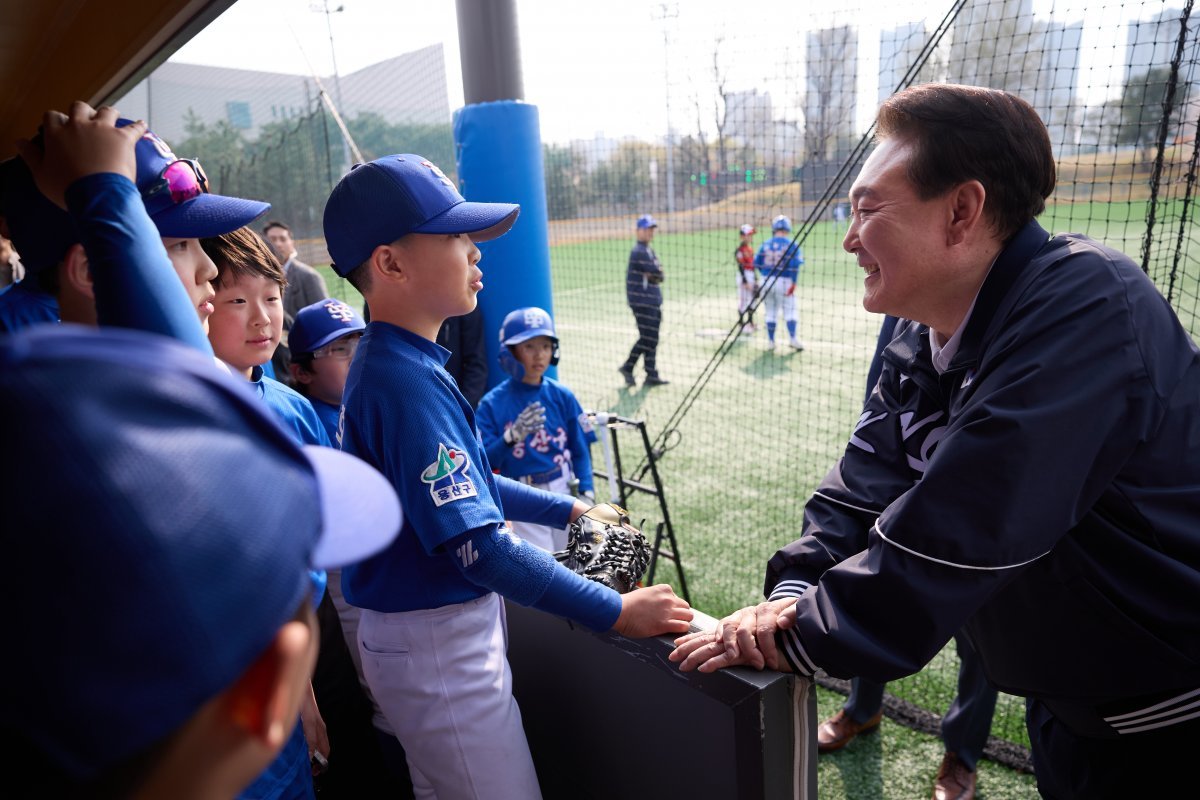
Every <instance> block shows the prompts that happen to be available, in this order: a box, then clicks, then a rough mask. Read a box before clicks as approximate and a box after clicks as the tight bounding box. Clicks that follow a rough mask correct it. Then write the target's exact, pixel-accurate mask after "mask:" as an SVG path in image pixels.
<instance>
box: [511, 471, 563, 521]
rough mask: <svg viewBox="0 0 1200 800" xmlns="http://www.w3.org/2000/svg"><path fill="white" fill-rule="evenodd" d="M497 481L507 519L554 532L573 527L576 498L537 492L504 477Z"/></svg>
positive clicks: (540, 490) (541, 490) (554, 493)
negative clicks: (554, 529) (557, 529)
mask: <svg viewBox="0 0 1200 800" xmlns="http://www.w3.org/2000/svg"><path fill="white" fill-rule="evenodd" d="M495 477H496V488H497V489H498V490H499V491H500V503H501V505H502V506H503V507H504V515H505V516H506V517H507V518H508V519H515V520H517V521H518V522H532V523H534V524H536V525H549V526H550V527H552V528H565V527H566V526H567V525H568V524H569V523H570V520H571V509H573V508H574V507H575V498H573V497H571V496H570V495H566V494H558V493H556V492H547V491H545V490H544V489H535V488H534V487H532V486H527V485H526V484H524V483H521V482H520V481H514V480H513V479H512V478H506V477H504V476H503V475H497V476H495Z"/></svg>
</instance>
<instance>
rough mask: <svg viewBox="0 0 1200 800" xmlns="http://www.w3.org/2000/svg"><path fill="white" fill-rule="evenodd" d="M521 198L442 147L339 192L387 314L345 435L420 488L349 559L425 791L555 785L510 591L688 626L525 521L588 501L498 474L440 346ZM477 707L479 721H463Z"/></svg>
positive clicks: (660, 629)
mask: <svg viewBox="0 0 1200 800" xmlns="http://www.w3.org/2000/svg"><path fill="white" fill-rule="evenodd" d="M517 213H518V207H517V206H516V205H513V204H510V203H478V202H468V201H466V200H465V199H463V197H462V195H460V194H459V193H458V191H457V190H456V189H455V187H454V185H453V184H452V183H451V182H450V180H449V179H448V178H447V177H446V176H445V174H443V172H442V171H441V170H440V169H438V168H437V166H435V165H434V164H433V163H432V162H430V161H429V160H428V159H425V158H422V157H421V156H419V155H412V154H399V155H390V156H386V157H384V158H380V159H377V160H375V161H372V162H370V163H368V164H358V165H356V166H355V167H354V168H352V169H351V170H350V172H349V173H348V174H346V175H345V176H343V177H342V179H341V180H340V181H339V182H338V184H337V186H335V187H334V189H333V192H332V193H331V194H330V197H329V201H328V203H327V204H326V206H325V241H326V244H327V245H328V247H329V253H330V255H331V256H332V257H333V268H334V271H336V272H337V273H338V274H339V275H341V276H342V277H344V278H346V279H347V280H349V281H350V283H351V284H353V285H354V287H355V288H356V289H358V290H359V291H360V292H361V293H362V294H363V296H364V298H365V299H366V302H367V305H368V307H369V308H370V309H371V321H370V322H369V323H368V324H367V328H366V333H365V334H364V335H363V338H362V341H361V342H360V343H359V345H358V352H357V353H356V354H355V357H354V360H353V362H352V363H351V365H350V373H349V376H348V377H347V380H346V389H345V393H344V395H343V398H342V405H343V412H342V425H341V431H340V442H341V447H342V449H343V450H345V451H346V452H349V453H353V454H354V455H357V456H359V457H360V458H362V459H363V460H364V461H366V462H367V463H369V464H372V465H374V466H376V467H377V468H378V469H379V470H380V471H381V472H382V473H383V474H384V475H386V476H387V477H388V479H389V480H391V482H392V485H393V487H394V488H395V489H396V490H397V493H398V494H400V495H401V499H402V502H404V503H405V526H404V531H403V532H402V535H401V536H400V537H398V538H397V540H396V542H395V543H394V545H393V546H391V547H389V548H388V549H386V550H385V551H383V552H382V553H380V554H379V555H377V556H374V557H372V558H369V559H367V560H365V561H363V562H360V563H358V564H355V565H351V566H349V567H347V568H346V569H344V570H343V572H342V589H343V591H344V593H345V596H346V599H347V600H348V601H349V602H350V603H351V604H353V605H355V606H358V607H360V608H361V609H362V617H361V621H360V627H359V634H358V644H359V650H360V654H361V656H362V666H363V673H364V676H365V677H366V680H367V683H368V684H369V686H370V688H371V691H372V694H373V695H374V697H375V700H376V702H378V704H379V706H380V708H381V709H382V710H383V713H384V715H385V716H386V717H387V721H388V722H389V723H390V724H391V726H392V728H393V729H394V730H395V731H396V735H397V737H398V738H399V740H400V743H401V744H402V745H403V746H404V750H405V752H406V754H407V756H408V763H409V766H410V768H411V772H412V778H413V784H414V788H415V790H416V793H417V796H418V797H425V796H438V797H476V796H479V793H480V789H481V787H480V783H479V782H480V781H487V791H488V796H490V797H495V798H500V797H504V798H513V799H514V800H518V799H519V800H528V799H529V798H536V797H539V796H540V790H539V787H538V782H537V774H536V773H535V771H534V768H533V761H532V759H531V758H530V755H529V746H528V744H527V742H526V739H525V732H524V730H523V728H522V727H521V714H520V711H519V709H518V708H517V705H516V701H515V700H514V699H513V697H512V674H511V672H510V670H509V666H508V661H507V658H506V657H505V643H506V641H507V632H506V631H505V628H504V617H503V606H502V605H501V602H500V595H503V596H505V597H507V598H509V599H511V600H513V601H515V602H518V603H521V604H523V605H529V606H533V607H535V608H538V609H541V610H543V611H547V612H549V613H553V614H557V615H559V616H564V617H568V618H570V619H573V620H576V621H578V622H580V623H582V624H584V625H586V626H587V627H589V628H591V629H593V630H608V629H610V628H613V629H615V630H617V631H618V632H620V633H623V634H625V635H627V636H650V635H655V634H660V633H665V632H667V631H675V630H679V631H684V630H687V628H688V620H690V619H691V616H692V614H691V610H690V609H689V608H688V606H687V604H686V603H685V602H684V601H682V600H680V599H679V598H677V597H676V596H675V594H674V592H672V591H671V588H670V587H669V586H667V585H665V584H663V585H659V586H653V587H649V588H644V589H638V590H635V591H633V592H630V593H629V594H625V595H620V594H617V593H616V592H614V591H612V590H611V589H608V588H607V587H604V586H601V585H600V584H597V583H595V582H593V581H589V580H587V579H585V578H582V577H581V576H579V575H576V574H575V573H573V572H571V571H570V570H568V569H566V568H565V567H563V566H562V565H561V564H559V563H557V562H556V561H555V560H554V558H553V557H552V556H551V555H550V554H549V553H547V552H545V551H543V550H540V549H539V548H537V547H535V546H533V545H531V544H529V543H528V542H525V541H524V540H522V539H520V538H519V537H516V536H514V535H513V534H512V532H511V531H510V530H509V528H508V525H507V523H506V522H505V520H506V519H508V518H511V519H516V520H520V521H524V522H534V523H538V524H543V525H551V526H554V527H563V526H565V525H567V524H568V523H569V522H570V521H572V520H574V519H576V518H577V517H578V516H580V515H581V514H583V513H585V512H586V511H587V508H588V506H587V505H586V504H584V503H582V502H580V501H578V500H574V499H572V498H571V497H566V496H563V495H556V494H551V493H549V492H543V491H541V490H538V489H534V488H532V487H529V486H525V485H524V484H522V483H519V482H517V481H513V480H511V479H508V478H504V477H503V476H495V475H493V474H492V469H491V465H490V463H489V461H488V457H487V454H486V453H485V452H484V449H483V446H482V444H481V443H480V441H479V433H478V430H477V429H476V427H475V416H474V413H473V412H472V410H471V406H470V404H469V403H468V402H467V400H466V398H464V397H463V395H462V393H461V392H460V391H459V390H458V387H457V385H456V384H455V383H454V379H453V378H451V377H450V375H449V373H447V372H446V370H445V369H444V364H445V362H446V359H447V357H448V355H449V353H448V352H447V351H446V350H445V349H443V348H442V347H440V346H439V345H437V344H436V341H435V340H436V337H437V334H438V330H439V329H440V327H441V325H442V323H443V322H444V321H445V319H446V318H447V317H451V316H456V315H462V314H466V313H468V312H470V311H471V310H472V309H474V308H475V305H476V294H477V293H478V292H479V291H480V290H481V289H482V288H483V272H482V271H481V270H480V269H479V266H478V264H479V261H480V258H481V253H480V251H479V248H478V246H477V245H476V243H477V242H485V241H488V240H489V239H494V238H496V237H498V236H501V235H503V234H504V233H505V232H506V231H508V229H509V228H510V227H512V225H513V222H514V221H515V220H516V218H517ZM460 721H464V722H465V724H464V722H460Z"/></svg>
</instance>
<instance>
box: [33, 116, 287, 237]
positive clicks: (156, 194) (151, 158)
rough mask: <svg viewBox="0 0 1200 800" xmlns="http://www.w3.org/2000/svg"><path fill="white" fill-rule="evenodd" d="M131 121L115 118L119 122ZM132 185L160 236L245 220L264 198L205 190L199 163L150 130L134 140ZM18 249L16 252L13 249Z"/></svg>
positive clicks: (212, 231)
mask: <svg viewBox="0 0 1200 800" xmlns="http://www.w3.org/2000/svg"><path fill="white" fill-rule="evenodd" d="M131 123H132V120H128V119H122V120H118V121H117V127H119V128H120V127H124V126H125V125H129V124H131ZM135 150H136V153H137V188H138V191H139V192H141V194H142V202H143V203H145V205H146V211H147V213H149V214H150V219H151V220H153V221H154V225H155V227H157V228H158V233H159V235H160V236H166V237H170V238H174V239H204V238H207V237H210V236H220V235H221V234H224V233H230V232H231V231H235V230H237V229H238V228H241V227H244V226H246V225H249V224H250V223H251V222H253V221H254V220H256V219H258V218H259V217H261V216H262V215H263V214H265V213H266V212H267V211H268V210H269V209H270V208H271V204H270V203H264V202H261V201H259V200H244V199H242V198H240V197H225V196H224V195H219V194H211V193H210V192H209V186H208V176H207V175H205V174H204V170H203V169H202V168H201V167H200V163H199V162H198V161H195V160H191V159H180V158H179V157H178V156H176V155H175V153H173V152H172V151H171V147H170V146H169V145H168V144H167V143H166V142H164V141H163V140H162V139H160V138H159V137H158V136H157V135H156V134H155V133H154V132H153V131H146V133H145V135H143V136H142V138H141V139H139V140H138V143H137V146H136V148H135ZM18 252H19V251H18Z"/></svg>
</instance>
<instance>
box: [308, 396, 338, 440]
mask: <svg viewBox="0 0 1200 800" xmlns="http://www.w3.org/2000/svg"><path fill="white" fill-rule="evenodd" d="M308 402H310V403H312V407H313V411H315V412H317V419H319V420H321V425H322V427H324V428H325V435H326V436H328V437H329V441H330V442H332V443H333V446H334V447H337V429H338V418H339V417H341V415H342V407H341V406H331V405H329V403H326V402H325V401H324V400H318V399H317V398H315V397H310V398H308Z"/></svg>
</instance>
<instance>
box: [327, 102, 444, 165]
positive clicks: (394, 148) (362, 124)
mask: <svg viewBox="0 0 1200 800" xmlns="http://www.w3.org/2000/svg"><path fill="white" fill-rule="evenodd" d="M346 129H347V130H349V131H350V136H351V137H352V138H353V139H354V143H355V144H356V145H358V149H359V150H361V151H362V154H363V158H365V159H366V160H368V161H372V160H374V159H376V158H379V157H380V156H386V155H390V154H392V153H417V154H418V155H422V156H425V157H426V158H428V159H429V160H430V161H432V162H433V163H435V164H437V165H438V166H439V167H441V168H442V170H444V171H445V173H446V174H447V175H449V176H452V177H453V174H454V172H455V159H454V134H453V133H452V131H451V129H450V123H444V124H441V125H433V124H406V123H390V122H388V121H387V120H386V119H384V118H383V117H382V116H381V115H379V114H376V113H375V112H373V111H364V112H361V113H359V114H358V115H356V116H355V117H354V119H352V120H349V121H348V122H347V123H346Z"/></svg>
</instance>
